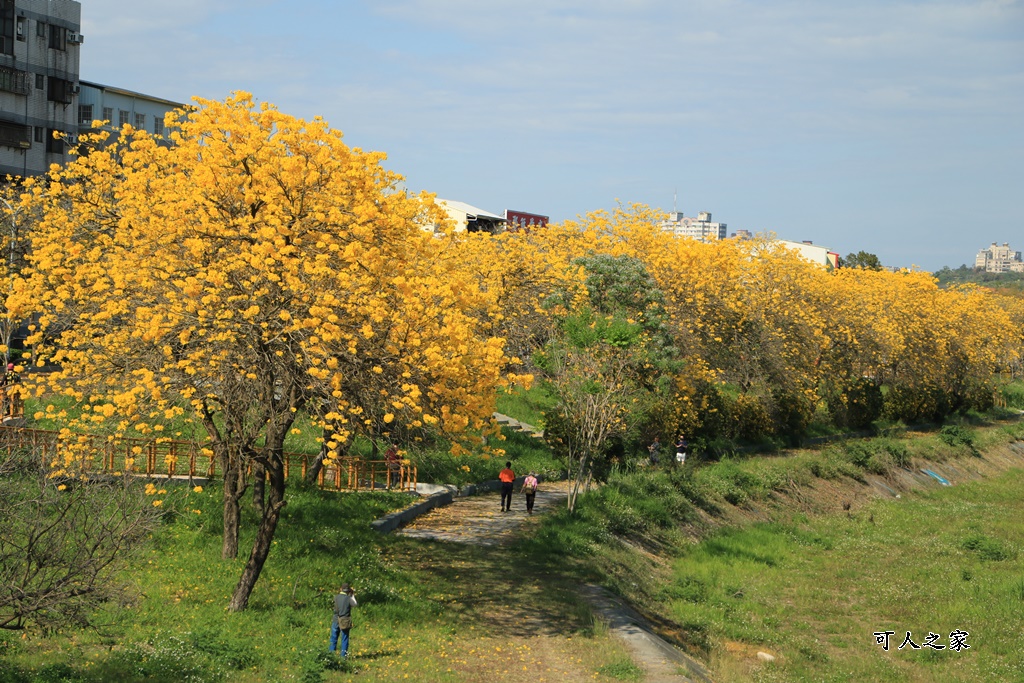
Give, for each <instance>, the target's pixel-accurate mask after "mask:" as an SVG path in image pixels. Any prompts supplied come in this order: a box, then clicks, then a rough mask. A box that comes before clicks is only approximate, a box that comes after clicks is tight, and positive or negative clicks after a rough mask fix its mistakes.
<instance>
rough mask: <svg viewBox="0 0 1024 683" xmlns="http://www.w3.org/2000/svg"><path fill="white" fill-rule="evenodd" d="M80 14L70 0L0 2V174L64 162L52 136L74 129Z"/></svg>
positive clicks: (22, 173)
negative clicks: (56, 132)
mask: <svg viewBox="0 0 1024 683" xmlns="http://www.w3.org/2000/svg"><path fill="white" fill-rule="evenodd" d="M81 15H82V6H81V4H80V3H78V2H74V1H73V0H0V175H6V174H12V175H19V176H31V175H38V174H41V173H44V172H45V171H46V170H47V169H48V168H49V166H50V164H53V163H64V162H65V161H67V154H68V152H67V145H65V143H64V142H63V141H61V140H55V139H54V137H53V133H54V131H59V132H62V133H68V134H71V135H74V134H75V132H76V131H77V128H78V118H77V117H78V106H77V105H78V93H79V83H78V68H79V50H80V49H81V45H82V41H83V37H82V34H81Z"/></svg>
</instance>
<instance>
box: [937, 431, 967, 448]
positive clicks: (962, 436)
mask: <svg viewBox="0 0 1024 683" xmlns="http://www.w3.org/2000/svg"><path fill="white" fill-rule="evenodd" d="M939 439H941V440H942V441H943V442H944V443H945V444H946V445H947V446H967V447H968V448H974V432H973V431H971V430H970V429H967V428H966V427H961V426H960V425H945V426H943V427H942V429H940V430H939Z"/></svg>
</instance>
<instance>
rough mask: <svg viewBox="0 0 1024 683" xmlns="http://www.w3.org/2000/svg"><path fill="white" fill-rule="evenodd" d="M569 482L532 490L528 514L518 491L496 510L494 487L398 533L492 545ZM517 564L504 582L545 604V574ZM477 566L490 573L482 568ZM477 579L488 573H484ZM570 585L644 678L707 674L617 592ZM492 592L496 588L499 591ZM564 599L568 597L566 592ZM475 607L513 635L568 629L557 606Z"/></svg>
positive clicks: (669, 682) (555, 501) (558, 498)
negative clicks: (508, 506)
mask: <svg viewBox="0 0 1024 683" xmlns="http://www.w3.org/2000/svg"><path fill="white" fill-rule="evenodd" d="M568 488H569V484H568V482H554V483H545V484H544V485H543V487H542V490H541V491H538V493H537V500H536V504H535V506H534V514H533V515H528V514H527V512H526V503H525V499H524V497H523V496H522V495H521V494H516V495H515V497H514V498H513V505H512V511H511V512H502V511H501V502H500V496H499V494H497V493H486V494H481V495H476V496H469V497H466V498H457V499H456V500H455V502H454V503H452V504H451V505H448V506H446V507H443V508H438V509H436V510H433V511H431V512H429V513H427V514H425V515H423V516H422V517H419V518H418V519H416V520H414V521H413V522H412V523H410V524H409V525H408V526H406V527H404V528H403V529H401V530H399V532H398V533H399V534H400V535H402V536H406V537H410V538H416V539H422V540H432V541H440V542H445V543H456V544H462V545H463V547H465V546H469V547H479V548H488V549H495V550H497V549H499V548H500V547H501V546H503V545H505V544H507V543H509V542H510V541H511V540H512V539H513V538H515V537H516V536H517V535H518V534H521V533H528V531H529V527H530V526H532V525H533V524H535V523H536V520H537V518H538V517H539V516H540V515H543V514H544V513H545V512H548V511H550V510H551V509H552V508H554V507H555V506H559V505H565V501H566V498H567V497H568ZM462 555H463V553H462V552H461V551H453V552H452V553H451V558H452V563H453V565H461V567H462V569H461V571H462V573H463V575H465V574H466V571H467V566H466V565H467V564H468V563H467V562H465V558H462ZM460 558H462V559H461V560H460ZM517 568H518V569H519V570H520V571H518V572H516V574H517V575H516V576H515V577H514V578H513V577H511V576H510V577H508V579H507V580H508V582H509V586H510V587H514V590H515V591H516V593H518V594H533V595H534V596H535V598H536V599H535V600H531V603H532V604H536V605H542V604H544V602H545V600H544V596H543V593H544V590H545V581H546V580H547V577H544V576H531V574H533V572H523V571H522V570H523V569H524V567H523V566H522V565H520V566H518V567H517ZM478 569H481V571H482V573H484V574H489V575H491V576H493V573H492V572H491V571H488V570H487V569H486V568H481V567H478ZM551 578H553V577H551ZM564 578H568V577H564ZM478 580H483V581H490V580H493V579H491V578H490V577H488V578H484V579H478ZM549 585H550V584H549ZM569 590H571V592H572V593H573V594H574V595H575V599H576V600H579V599H582V600H584V601H585V602H586V604H587V605H588V606H589V608H590V610H591V611H592V612H593V614H594V617H595V618H596V619H599V620H600V621H602V622H603V623H604V624H605V625H606V626H607V628H608V631H609V633H610V634H611V635H612V636H614V637H615V638H617V639H619V640H620V641H622V642H623V643H624V645H625V646H626V649H627V651H628V652H629V654H630V656H631V658H632V659H633V661H634V662H635V664H636V665H637V666H639V667H640V668H642V669H643V670H644V672H645V676H644V681H645V682H646V683H688V682H690V681H699V682H701V683H703V682H705V681H710V680H711V679H710V675H709V674H708V672H707V670H706V669H705V668H704V667H703V666H702V665H701V664H700V663H699V662H697V661H696V660H694V659H691V658H690V657H688V656H687V655H685V654H684V653H683V652H681V651H680V650H679V649H677V648H676V647H674V646H673V645H671V644H670V643H668V642H667V641H665V640H663V639H662V638H660V637H658V636H657V635H656V634H655V633H654V630H653V629H652V628H651V625H650V624H649V623H648V622H647V621H646V620H645V619H644V618H643V617H642V616H640V615H639V614H638V613H637V612H636V611H634V610H633V609H631V608H630V607H629V606H628V605H626V604H625V603H624V602H623V601H622V600H620V599H619V598H617V597H616V596H613V595H611V594H609V593H607V592H606V591H604V590H603V589H601V588H600V587H598V586H592V585H588V586H580V585H578V584H576V585H573V586H572V587H570V589H569ZM495 592H496V593H498V594H501V593H503V592H504V591H500V590H499V591H495ZM569 599H570V600H572V599H573V598H572V597H571V596H570V597H569ZM474 611H484V612H488V613H490V614H492V615H493V616H492V617H491V618H492V619H496V620H498V621H499V622H500V623H501V626H500V629H501V630H503V631H504V632H506V633H508V634H510V635H514V636H519V637H529V636H531V635H532V636H534V637H551V636H557V635H558V634H560V633H561V634H562V635H568V634H569V633H571V630H566V629H565V626H567V625H566V624H563V623H560V622H562V621H564V615H561V618H560V616H559V615H558V614H557V610H556V611H547V610H545V609H543V608H539V609H538V608H531V609H530V610H528V611H526V612H525V613H524V612H523V611H521V610H519V609H515V608H512V609H509V608H507V607H506V608H502V607H501V606H500V605H497V604H489V605H485V604H483V603H477V604H476V605H474Z"/></svg>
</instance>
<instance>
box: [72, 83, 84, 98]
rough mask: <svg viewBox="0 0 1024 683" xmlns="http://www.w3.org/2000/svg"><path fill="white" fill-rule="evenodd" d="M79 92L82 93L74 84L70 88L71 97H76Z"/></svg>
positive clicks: (78, 86)
mask: <svg viewBox="0 0 1024 683" xmlns="http://www.w3.org/2000/svg"><path fill="white" fill-rule="evenodd" d="M80 92H82V86H80V85H78V84H77V83H75V84H74V85H73V86H71V94H72V95H77V94H78V93H80Z"/></svg>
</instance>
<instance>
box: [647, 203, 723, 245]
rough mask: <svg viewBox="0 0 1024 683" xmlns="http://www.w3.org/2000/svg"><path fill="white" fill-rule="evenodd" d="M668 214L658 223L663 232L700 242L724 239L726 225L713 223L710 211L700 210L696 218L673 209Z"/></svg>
mask: <svg viewBox="0 0 1024 683" xmlns="http://www.w3.org/2000/svg"><path fill="white" fill-rule="evenodd" d="M668 216H669V218H668V220H667V221H662V222H661V224H660V227H661V229H662V230H664V231H665V232H671V233H672V234H674V235H677V236H679V237H690V238H693V239H695V240H700V241H702V242H711V241H714V240H724V239H725V234H726V229H727V227H728V226H727V225H726V224H725V223H713V222H712V221H711V212H710V211H701V212H700V213H698V214H697V217H696V218H691V217H688V216H684V215H683V214H682V212H681V211H673V212H672V213H670V214H669V215H668Z"/></svg>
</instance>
